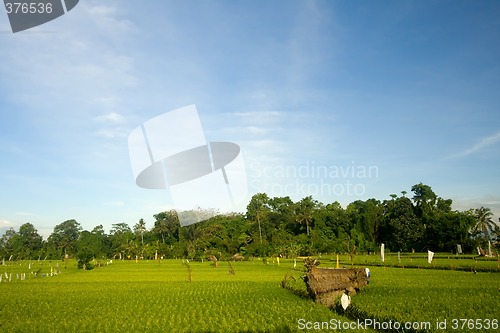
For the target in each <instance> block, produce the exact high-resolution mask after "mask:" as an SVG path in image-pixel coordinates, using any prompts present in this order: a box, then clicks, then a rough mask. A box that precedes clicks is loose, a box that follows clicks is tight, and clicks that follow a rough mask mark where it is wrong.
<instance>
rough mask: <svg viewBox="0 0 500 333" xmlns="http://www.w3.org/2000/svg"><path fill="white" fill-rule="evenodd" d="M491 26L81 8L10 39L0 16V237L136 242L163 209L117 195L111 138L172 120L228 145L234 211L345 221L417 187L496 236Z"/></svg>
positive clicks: (239, 9)
mask: <svg viewBox="0 0 500 333" xmlns="http://www.w3.org/2000/svg"><path fill="white" fill-rule="evenodd" d="M498 13H500V3H499V2H496V1H377V2H374V1H357V2H353V1H152V0H151V1H141V2H138V1H124V0H122V1H111V0H110V1H102V0H101V1H93V0H82V1H80V3H79V4H78V6H76V7H75V8H74V9H73V10H72V11H70V12H69V13H68V14H66V15H64V16H62V17H60V18H58V19H56V20H54V21H52V22H49V23H47V24H44V25H42V26H39V27H36V28H33V29H30V30H28V31H25V32H19V33H16V34H13V33H12V32H10V26H9V22H8V18H7V15H6V14H1V13H0V45H1V50H2V61H1V62H0V154H1V155H0V156H1V163H0V184H1V191H0V228H1V229H5V228H8V227H14V228H16V229H17V228H18V227H19V226H20V225H21V224H23V223H26V222H31V223H33V224H34V225H35V226H36V227H37V228H38V230H39V232H40V233H41V234H43V235H44V236H47V235H49V234H50V233H51V231H52V230H53V228H54V226H55V225H57V224H59V223H61V222H63V221H65V220H67V219H72V218H74V219H76V220H77V221H78V222H79V223H80V224H81V225H82V226H83V228H84V229H92V228H93V227H94V226H96V225H98V224H102V225H103V226H104V227H105V229H106V230H108V231H109V229H110V228H111V225H112V224H113V223H119V222H126V223H128V224H129V225H131V226H132V225H133V224H135V223H136V222H137V221H138V220H139V219H140V218H144V219H145V221H146V222H147V225H148V227H149V228H150V227H152V226H153V217H152V215H153V214H156V213H158V212H160V211H162V210H166V209H170V208H172V207H173V206H172V202H171V198H170V196H169V194H168V192H167V191H161V190H145V189H142V188H139V187H137V186H136V185H135V182H134V178H133V175H132V170H131V166H130V159H129V153H128V147H127V137H128V135H129V133H130V132H131V131H132V130H133V129H134V128H136V127H137V126H139V125H140V124H141V123H143V122H145V121H147V120H149V119H151V118H153V117H155V116H157V115H160V114H162V113H164V112H167V111H169V110H173V109H177V108H180V107H183V106H186V105H190V104H196V106H197V109H198V113H199V116H200V118H201V122H202V125H203V127H204V130H205V135H206V138H207V140H209V141H229V142H234V143H237V144H239V145H240V147H241V150H242V154H243V157H244V160H245V166H246V170H247V176H248V184H249V197H250V196H251V195H252V194H254V193H256V192H261V191H266V192H267V193H268V194H269V195H270V196H283V195H289V196H290V197H291V198H292V199H293V200H299V199H300V198H302V197H304V196H306V195H309V194H311V195H313V197H314V198H316V199H317V200H319V201H322V202H324V203H330V202H333V201H339V202H340V203H342V204H343V205H346V204H348V203H350V202H352V201H354V200H358V199H360V200H365V199H368V198H371V197H375V198H377V199H380V200H384V199H387V198H389V195H390V194H391V193H397V194H400V192H401V191H403V190H405V191H408V192H410V188H411V186H412V185H414V184H417V183H419V182H423V183H425V184H428V185H430V186H431V187H432V188H433V190H434V191H435V192H436V194H438V195H439V196H441V197H443V198H451V199H453V201H454V209H458V210H465V209H468V208H477V207H480V206H486V207H490V208H491V209H492V210H493V212H494V213H495V218H494V219H495V220H497V219H498V217H499V216H500V173H499V172H498V169H499V168H498V165H499V162H500V110H499V105H500V93H499V92H500V60H499V59H500V43H498V41H499V40H500V18H499V16H498ZM325 170H326V171H325ZM353 170H354V171H355V172H352V171H353ZM245 205H246V202H245V203H243V206H245Z"/></svg>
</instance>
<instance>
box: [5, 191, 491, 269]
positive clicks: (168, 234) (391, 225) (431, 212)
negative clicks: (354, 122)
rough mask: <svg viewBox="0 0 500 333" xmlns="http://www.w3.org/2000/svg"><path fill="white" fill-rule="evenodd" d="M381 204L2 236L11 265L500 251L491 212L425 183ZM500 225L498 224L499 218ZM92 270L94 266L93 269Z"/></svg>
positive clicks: (255, 206)
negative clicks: (456, 206) (465, 205)
mask: <svg viewBox="0 0 500 333" xmlns="http://www.w3.org/2000/svg"><path fill="white" fill-rule="evenodd" d="M411 191H412V192H413V196H412V198H409V197H408V196H407V192H406V191H402V192H401V195H400V196H398V195H396V194H391V195H390V197H391V198H390V199H387V200H384V201H380V200H376V199H368V200H366V201H361V200H357V201H354V202H352V203H350V204H349V205H347V207H346V208H343V207H342V206H341V205H340V204H339V203H338V202H333V203H330V204H323V203H321V202H318V201H317V200H315V199H313V198H312V197H311V196H308V197H305V198H303V199H301V200H299V201H297V202H293V201H292V200H291V199H290V198H289V197H272V198H270V197H269V196H268V195H267V194H265V193H258V194H255V195H254V196H253V197H252V198H251V200H250V202H249V204H248V206H247V211H246V213H245V214H239V213H231V214H225V215H218V216H215V217H212V218H210V219H208V220H206V221H204V222H200V223H197V224H193V225H189V226H184V227H181V226H180V223H179V219H178V217H177V213H176V212H175V211H174V210H171V211H166V212H160V213H158V214H155V215H153V217H154V226H153V227H152V228H151V229H149V230H148V229H147V228H146V223H145V222H144V220H143V219H140V220H139V221H138V222H137V223H135V224H134V225H133V226H132V228H131V227H130V226H129V225H128V224H127V223H125V222H122V223H116V224H113V225H112V228H111V230H110V232H109V234H107V233H106V232H105V230H104V228H103V226H102V225H98V226H96V227H95V228H93V229H92V230H90V231H89V230H82V227H81V225H80V224H79V223H78V222H77V221H76V220H67V221H64V222H62V223H61V224H58V225H56V226H55V227H54V231H53V232H52V234H51V235H50V236H49V237H48V239H47V240H43V238H42V236H40V235H39V234H38V231H37V229H36V228H35V226H34V225H33V224H31V223H25V224H23V225H21V226H20V227H19V230H18V231H16V230H14V229H13V228H10V229H8V230H7V231H6V232H5V234H4V235H3V236H2V237H1V238H0V257H3V258H4V259H5V260H8V259H9V260H19V259H37V258H42V259H46V258H49V259H62V258H78V260H79V263H80V266H82V265H83V264H88V263H89V261H90V260H92V259H94V258H95V259H105V258H117V259H136V258H141V259H153V258H160V257H161V258H190V259H202V258H208V257H210V256H215V257H216V258H218V259H227V258H230V257H231V256H232V255H234V254H236V253H239V254H241V255H243V256H255V257H263V256H271V255H281V256H284V257H296V256H309V255H314V254H318V253H351V254H355V253H362V252H365V253H367V252H376V251H377V250H378V248H379V246H380V244H381V243H384V244H385V246H386V249H388V250H391V251H403V252H409V251H417V252H421V251H426V250H427V249H430V250H432V251H438V252H449V253H450V252H451V253H454V252H456V251H457V244H460V245H461V247H462V249H463V251H464V253H474V252H475V251H476V249H477V247H483V248H484V247H485V246H487V243H488V242H489V241H490V242H492V244H493V246H494V247H496V249H497V250H498V249H499V243H498V240H499V239H500V228H499V225H498V224H496V223H494V222H493V220H492V217H493V214H492V212H491V210H490V209H489V208H484V207H481V208H476V209H469V210H467V211H457V210H452V208H451V206H452V200H451V199H443V198H441V197H438V196H437V195H436V194H435V193H434V192H433V190H432V188H431V187H430V186H428V185H425V184H422V183H419V184H416V185H414V186H413V187H412V188H411ZM499 221H500V219H499ZM87 267H89V266H87Z"/></svg>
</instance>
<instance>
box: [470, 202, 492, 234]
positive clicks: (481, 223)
mask: <svg viewBox="0 0 500 333" xmlns="http://www.w3.org/2000/svg"><path fill="white" fill-rule="evenodd" d="M474 213H475V216H476V224H475V225H474V229H473V231H475V232H477V233H479V234H480V235H481V237H482V238H483V239H484V241H485V242H488V241H489V240H491V238H492V236H493V235H494V232H495V230H496V225H495V222H493V220H492V217H493V213H492V212H491V209H490V208H485V207H481V208H476V209H475V211H474Z"/></svg>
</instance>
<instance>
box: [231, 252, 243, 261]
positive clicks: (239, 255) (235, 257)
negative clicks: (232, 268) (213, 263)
mask: <svg viewBox="0 0 500 333" xmlns="http://www.w3.org/2000/svg"><path fill="white" fill-rule="evenodd" d="M231 259H232V260H233V261H243V260H245V257H244V256H242V255H241V254H239V253H236V254H235V255H233V256H232V257H231Z"/></svg>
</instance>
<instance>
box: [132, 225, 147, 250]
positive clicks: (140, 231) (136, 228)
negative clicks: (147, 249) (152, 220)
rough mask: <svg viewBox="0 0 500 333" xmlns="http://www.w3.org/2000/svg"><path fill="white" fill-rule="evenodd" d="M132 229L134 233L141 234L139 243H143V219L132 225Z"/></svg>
mask: <svg viewBox="0 0 500 333" xmlns="http://www.w3.org/2000/svg"><path fill="white" fill-rule="evenodd" d="M134 231H135V233H136V234H137V233H138V234H141V245H144V232H145V231H147V229H146V222H144V219H140V220H139V222H138V223H137V224H136V225H134Z"/></svg>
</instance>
